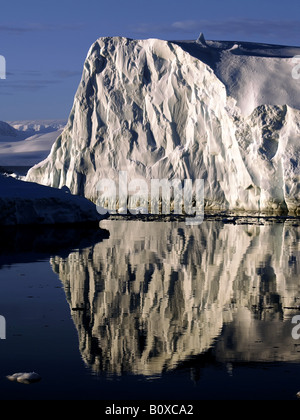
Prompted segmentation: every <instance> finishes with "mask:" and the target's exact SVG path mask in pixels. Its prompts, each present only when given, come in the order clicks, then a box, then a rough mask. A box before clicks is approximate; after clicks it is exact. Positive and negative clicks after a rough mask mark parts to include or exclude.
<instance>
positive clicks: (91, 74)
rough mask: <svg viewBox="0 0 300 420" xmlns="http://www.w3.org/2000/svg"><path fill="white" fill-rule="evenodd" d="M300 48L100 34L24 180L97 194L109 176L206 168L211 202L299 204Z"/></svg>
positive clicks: (262, 206) (260, 207) (273, 206)
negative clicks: (47, 148)
mask: <svg viewBox="0 0 300 420" xmlns="http://www.w3.org/2000/svg"><path fill="white" fill-rule="evenodd" d="M299 52H300V49H299V48H294V47H278V46H268V45H264V44H249V43H239V42H212V41H205V39H204V36H200V37H199V40H198V42H195V41H194V42H186V41H182V42H179V41H176V42H167V41H162V40H157V39H149V40H131V39H127V38H120V37H115V38H100V39H99V40H98V41H96V42H95V43H94V44H93V45H92V47H91V48H90V51H89V53H88V56H87V59H86V61H85V64H84V70H83V75H82V80H81V82H80V85H79V87H78V90H77V93H76V95H75V99H74V104H73V108H72V110H71V113H70V117H69V121H68V124H67V126H66V128H65V129H64V131H63V133H62V135H61V136H60V137H59V138H58V139H57V141H56V142H55V144H54V145H53V147H52V149H51V153H50V155H49V156H48V158H47V159H46V160H44V161H43V162H41V163H40V164H38V165H36V166H35V167H34V168H33V169H31V170H30V171H29V174H28V177H27V179H28V180H31V181H36V182H39V183H41V184H45V185H51V186H54V187H61V186H63V185H67V186H68V187H69V188H70V190H71V192H72V193H74V194H83V195H85V196H86V197H88V198H89V199H91V200H93V201H94V202H96V200H97V198H98V193H97V184H98V181H99V180H100V179H102V178H109V179H112V180H116V183H117V179H118V174H119V171H127V175H128V181H130V180H132V179H135V178H144V179H146V180H149V179H151V178H152V179H153V178H156V179H163V178H166V179H169V180H171V179H174V178H179V179H181V180H182V181H183V180H184V179H186V178H191V179H193V180H195V179H204V183H205V192H204V193H205V206H206V209H218V210H220V209H221V210H226V209H227V210H228V209H229V210H235V211H241V210H245V211H266V212H273V211H287V210H289V211H291V212H296V211H297V208H298V204H299V200H300V173H299V171H300V169H299V168H298V162H299V155H300V146H299V136H300V132H299V130H300V111H299V109H300V83H297V81H296V80H295V79H293V77H292V68H293V66H294V65H295V64H294V62H293V57H294V56H295V55H299Z"/></svg>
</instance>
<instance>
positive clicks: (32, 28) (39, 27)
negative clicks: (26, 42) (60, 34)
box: [0, 23, 85, 35]
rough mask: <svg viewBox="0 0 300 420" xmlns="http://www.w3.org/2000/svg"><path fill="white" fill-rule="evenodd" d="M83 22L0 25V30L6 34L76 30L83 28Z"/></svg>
mask: <svg viewBox="0 0 300 420" xmlns="http://www.w3.org/2000/svg"><path fill="white" fill-rule="evenodd" d="M84 26H85V25H84V24H81V23H77V24H49V23H32V24H30V25H24V26H15V25H1V24H0V32H2V33H8V34H19V35H22V34H25V33H30V32H43V31H59V30H67V31H77V30H80V29H83V28H84Z"/></svg>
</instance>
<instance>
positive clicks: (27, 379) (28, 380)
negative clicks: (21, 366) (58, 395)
mask: <svg viewBox="0 0 300 420" xmlns="http://www.w3.org/2000/svg"><path fill="white" fill-rule="evenodd" d="M6 377H7V379H9V380H10V381H13V382H19V383H22V384H27V385H28V384H32V383H34V382H39V381H40V380H41V379H42V378H41V376H40V375H39V374H38V373H35V372H20V373H14V374H13V375H8V376H6Z"/></svg>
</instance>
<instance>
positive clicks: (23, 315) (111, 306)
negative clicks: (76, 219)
mask: <svg viewBox="0 0 300 420" xmlns="http://www.w3.org/2000/svg"><path fill="white" fill-rule="evenodd" d="M101 227H102V229H103V230H101V231H99V230H97V229H96V228H95V227H93V228H90V229H72V230H68V229H65V230H59V229H58V230H48V231H44V232H42V231H39V232H30V231H28V230H25V231H21V232H20V231H16V230H13V231H12V230H7V231H5V232H2V237H5V238H6V241H5V245H4V244H3V245H2V246H1V255H0V315H3V316H4V317H5V319H6V339H5V340H4V339H3V340H0V357H1V359H0V360H1V362H0V395H1V399H14V400H16V399H52V400H54V399H55V400H58V399H84V400H87V399H93V400H94V399H96V400H116V401H117V400H120V399H131V400H157V399H161V400H174V401H176V400H219V399H222V400H236V399H252V400H259V399H269V400H271V399H283V400H293V399H296V398H297V397H296V394H297V392H298V391H300V379H299V378H300V339H299V340H297V339H294V338H293V337H292V329H293V327H294V326H295V325H293V324H292V323H291V319H292V317H293V316H295V315H299V314H300V309H298V306H299V305H300V286H299V270H300V266H299V262H300V254H299V251H300V243H299V238H300V236H299V234H300V230H299V227H298V226H296V225H292V224H289V223H277V224H264V225H259V224H252V225H246V224H245V225H238V224H237V225H231V224H223V223H221V222H213V221H206V222H204V223H203V224H202V225H200V226H193V227H188V226H186V225H185V224H184V223H181V222H142V221H117V220H107V221H103V222H101ZM31 371H35V372H37V373H39V374H40V375H41V377H42V380H41V381H40V382H38V383H34V384H31V385H25V384H20V383H17V382H11V381H9V380H8V379H7V378H6V375H11V374H13V373H16V372H31Z"/></svg>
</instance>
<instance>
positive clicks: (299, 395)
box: [296, 391, 300, 399]
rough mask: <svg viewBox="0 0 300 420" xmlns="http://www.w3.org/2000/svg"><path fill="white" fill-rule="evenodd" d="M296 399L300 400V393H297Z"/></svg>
mask: <svg viewBox="0 0 300 420" xmlns="http://www.w3.org/2000/svg"><path fill="white" fill-rule="evenodd" d="M296 397H297V398H299V399H300V391H299V392H297V394H296Z"/></svg>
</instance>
